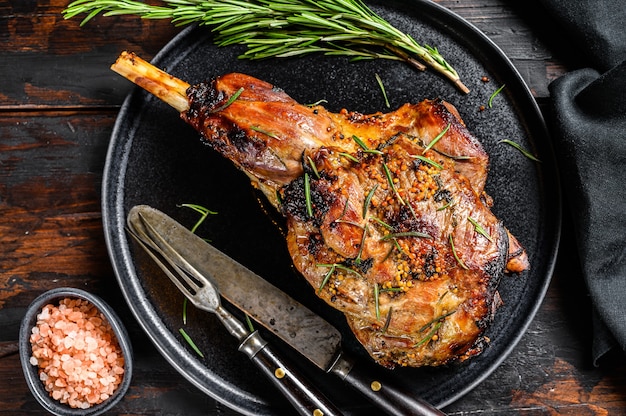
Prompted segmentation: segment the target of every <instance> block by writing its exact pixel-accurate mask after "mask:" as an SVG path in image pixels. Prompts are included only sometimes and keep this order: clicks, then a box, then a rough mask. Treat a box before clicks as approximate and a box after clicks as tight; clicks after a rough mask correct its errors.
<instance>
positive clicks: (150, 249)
mask: <svg viewBox="0 0 626 416" xmlns="http://www.w3.org/2000/svg"><path fill="white" fill-rule="evenodd" d="M139 220H141V222H142V227H138V226H137V225H138V223H137V222H132V221H131V222H129V226H130V230H129V231H130V233H131V235H132V236H133V237H134V238H135V240H136V241H137V243H138V244H139V245H140V246H141V247H142V248H143V249H145V251H146V252H147V253H148V254H149V255H150V257H151V258H152V259H153V260H154V261H155V262H156V263H157V264H158V266H159V267H160V268H161V269H162V270H163V272H164V273H165V274H166V275H167V276H168V277H169V278H170V279H171V280H172V282H173V283H174V284H175V285H176V287H177V288H178V289H179V290H180V291H181V292H182V293H183V294H184V295H185V296H186V297H187V299H189V300H190V301H191V302H192V303H193V305H195V306H196V307H197V308H199V309H202V310H204V311H207V312H211V313H213V314H215V315H216V316H217V317H218V319H219V320H220V322H221V323H222V324H223V325H224V327H226V329H227V330H228V332H229V333H230V334H231V335H232V336H234V337H235V338H236V339H237V340H239V342H240V344H239V351H241V352H243V353H245V354H246V355H247V356H248V357H249V358H250V360H251V361H252V362H253V363H254V364H256V365H257V367H258V368H260V369H261V370H262V372H263V373H264V374H265V375H266V376H267V378H268V379H269V380H271V381H272V383H273V384H274V385H275V386H276V387H277V388H278V389H279V390H280V391H281V393H283V395H284V396H285V397H286V398H287V400H288V401H289V402H290V403H291V404H292V405H293V407H294V408H295V409H296V410H297V411H298V413H299V414H300V415H308V416H334V415H341V412H340V411H339V409H337V408H336V407H335V406H334V405H333V404H332V403H331V402H330V401H329V400H328V399H327V398H326V397H325V396H324V395H323V394H322V393H321V392H320V391H319V390H318V389H316V388H315V387H314V386H313V385H312V384H311V383H310V382H309V381H308V380H306V379H305V378H303V377H302V376H301V375H299V374H298V373H297V371H295V369H294V368H293V367H292V366H291V365H290V364H288V363H287V362H286V361H285V360H284V359H283V358H281V357H280V356H278V355H277V354H276V353H275V352H274V350H273V349H272V348H271V347H270V346H269V345H268V343H267V341H265V340H264V339H263V338H262V337H261V335H260V334H259V332H258V331H254V332H250V331H248V329H247V328H246V326H245V325H244V324H243V323H242V322H241V321H239V320H238V319H237V318H235V316H233V315H232V314H231V313H230V312H229V311H227V310H226V309H224V308H223V307H222V305H221V300H220V294H219V291H218V287H217V284H216V283H215V282H214V281H212V279H211V278H210V277H209V276H206V275H203V274H202V273H200V272H198V271H197V270H196V269H195V268H194V267H193V266H192V265H190V264H189V263H188V262H186V261H185V259H184V258H183V257H181V256H180V255H179V254H178V253H177V252H176V251H175V250H174V249H173V248H172V247H171V246H170V245H169V244H168V243H167V242H166V241H165V240H163V239H162V238H161V237H160V235H159V234H158V233H157V232H156V231H155V230H154V229H153V228H152V227H151V226H150V224H149V223H148V222H145V221H143V220H142V217H141V214H139Z"/></svg>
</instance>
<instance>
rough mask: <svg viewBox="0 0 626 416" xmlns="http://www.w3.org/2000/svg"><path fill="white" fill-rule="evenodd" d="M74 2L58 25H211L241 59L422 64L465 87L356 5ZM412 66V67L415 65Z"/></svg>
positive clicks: (427, 51)
mask: <svg viewBox="0 0 626 416" xmlns="http://www.w3.org/2000/svg"><path fill="white" fill-rule="evenodd" d="M162 3H163V5H150V4H145V3H142V2H139V1H136V0H75V1H73V2H71V3H70V4H69V5H68V6H67V8H66V9H65V10H63V16H64V18H65V19H71V18H73V17H75V16H77V15H85V17H84V18H83V20H82V22H81V26H82V25H84V24H86V23H87V22H89V21H90V20H91V19H93V18H94V17H96V16H97V15H99V14H102V15H103V16H117V15H134V16H138V17H141V18H144V19H169V20H170V21H171V22H172V24H175V25H177V26H183V25H189V24H192V23H198V24H200V25H206V26H211V30H212V31H213V32H214V33H215V38H214V42H215V44H217V45H219V46H228V45H235V44H240V45H245V46H246V47H247V50H246V51H245V52H244V53H243V54H242V55H241V56H240V57H241V58H247V59H262V58H269V57H292V56H301V55H305V54H310V53H324V54H327V55H340V56H347V57H349V58H351V59H352V60H364V59H390V60H402V61H405V62H407V63H408V64H409V65H412V66H414V67H416V68H418V69H420V70H423V69H424V65H423V64H422V63H420V62H419V61H421V62H423V63H424V64H426V65H427V66H430V67H431V68H433V69H434V70H435V71H437V72H439V73H441V74H442V75H443V76H445V77H446V78H448V79H449V80H450V81H451V82H452V83H453V84H454V85H455V86H456V87H457V88H458V89H459V90H461V91H462V92H463V93H468V92H469V89H468V88H467V87H466V86H465V85H464V84H463V82H462V81H461V80H460V77H459V75H458V73H457V72H456V70H455V69H454V68H452V66H450V64H449V63H448V62H447V61H446V60H445V59H444V57H443V56H442V55H441V54H440V53H439V51H438V50H437V48H434V47H431V46H428V45H420V44H419V43H418V42H417V41H415V39H414V38H413V37H412V36H411V35H409V34H407V33H404V32H402V31H400V30H399V29H397V28H396V27H394V26H393V25H392V24H391V23H389V22H388V21H386V20H385V19H383V18H382V17H380V16H378V15H377V14H376V13H374V12H373V11H372V10H371V9H370V8H369V7H368V6H367V5H365V3H364V2H363V1H362V0H316V1H312V0H248V1H241V0H203V1H199V0H163V1H162ZM418 60H419V61H418Z"/></svg>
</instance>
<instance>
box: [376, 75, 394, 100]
mask: <svg viewBox="0 0 626 416" xmlns="http://www.w3.org/2000/svg"><path fill="white" fill-rule="evenodd" d="M374 75H375V76H376V82H378V86H379V87H380V90H381V91H382V93H383V97H384V98H385V105H386V106H387V108H389V107H391V106H390V105H389V100H388V99H387V91H385V86H384V85H383V80H382V79H380V75H378V74H374Z"/></svg>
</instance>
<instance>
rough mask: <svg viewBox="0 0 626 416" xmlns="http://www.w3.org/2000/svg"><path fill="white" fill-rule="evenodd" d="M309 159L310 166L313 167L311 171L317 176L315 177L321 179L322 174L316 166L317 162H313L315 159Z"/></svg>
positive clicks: (309, 157) (308, 157)
mask: <svg viewBox="0 0 626 416" xmlns="http://www.w3.org/2000/svg"><path fill="white" fill-rule="evenodd" d="M307 159H308V161H309V166H311V170H312V171H313V173H314V174H315V177H316V178H317V179H320V173H319V172H318V171H317V166H315V162H313V159H311V156H307Z"/></svg>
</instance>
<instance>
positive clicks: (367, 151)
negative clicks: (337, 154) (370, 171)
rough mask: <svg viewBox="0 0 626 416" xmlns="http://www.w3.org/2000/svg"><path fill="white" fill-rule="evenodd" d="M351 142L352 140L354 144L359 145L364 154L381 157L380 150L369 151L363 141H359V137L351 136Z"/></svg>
mask: <svg viewBox="0 0 626 416" xmlns="http://www.w3.org/2000/svg"><path fill="white" fill-rule="evenodd" d="M352 140H354V141H355V142H356V144H358V145H359V147H360V148H361V149H363V151H364V152H365V153H375V154H377V155H382V154H383V152H381V151H380V150H377V149H370V148H369V147H368V146H367V145H366V144H365V142H364V141H363V140H361V138H360V137H359V136H356V135H352Z"/></svg>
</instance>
